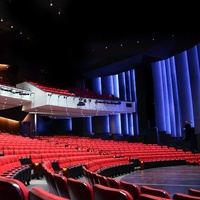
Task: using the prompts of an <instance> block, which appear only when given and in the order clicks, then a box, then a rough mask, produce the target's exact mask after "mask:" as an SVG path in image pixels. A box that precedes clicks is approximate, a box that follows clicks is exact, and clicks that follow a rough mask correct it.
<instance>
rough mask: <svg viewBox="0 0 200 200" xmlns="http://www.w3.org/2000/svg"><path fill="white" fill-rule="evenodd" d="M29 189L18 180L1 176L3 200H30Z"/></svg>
mask: <svg viewBox="0 0 200 200" xmlns="http://www.w3.org/2000/svg"><path fill="white" fill-rule="evenodd" d="M28 192H29V191H28V188H27V187H26V186H25V184H24V183H22V182H21V181H19V180H17V179H13V178H6V177H2V176H0V199H1V200H12V199H15V200H28Z"/></svg>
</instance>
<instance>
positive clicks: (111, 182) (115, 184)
mask: <svg viewBox="0 0 200 200" xmlns="http://www.w3.org/2000/svg"><path fill="white" fill-rule="evenodd" d="M107 180H108V184H109V187H111V188H121V185H120V180H118V179H115V178H112V177H107Z"/></svg>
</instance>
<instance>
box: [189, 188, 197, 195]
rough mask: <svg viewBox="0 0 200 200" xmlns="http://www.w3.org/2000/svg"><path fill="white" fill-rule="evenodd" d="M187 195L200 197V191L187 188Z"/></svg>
mask: <svg viewBox="0 0 200 200" xmlns="http://www.w3.org/2000/svg"><path fill="white" fill-rule="evenodd" d="M188 194H189V195H192V196H196V197H200V190H199V189H194V188H189V189H188Z"/></svg>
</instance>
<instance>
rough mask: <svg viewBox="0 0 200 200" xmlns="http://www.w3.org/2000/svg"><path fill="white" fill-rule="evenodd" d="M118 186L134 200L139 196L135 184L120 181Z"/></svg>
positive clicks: (138, 190)
mask: <svg viewBox="0 0 200 200" xmlns="http://www.w3.org/2000/svg"><path fill="white" fill-rule="evenodd" d="M120 186H121V188H122V189H124V190H126V191H128V192H129V193H130V194H131V196H132V197H133V199H134V200H138V199H139V196H140V193H141V192H140V188H139V186H138V185H137V184H135V183H130V182H126V181H120Z"/></svg>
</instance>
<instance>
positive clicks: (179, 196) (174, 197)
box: [172, 192, 200, 200]
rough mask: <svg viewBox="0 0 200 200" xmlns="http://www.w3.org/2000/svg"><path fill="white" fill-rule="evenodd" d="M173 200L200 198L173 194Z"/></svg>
mask: <svg viewBox="0 0 200 200" xmlns="http://www.w3.org/2000/svg"><path fill="white" fill-rule="evenodd" d="M172 199H173V200H200V197H196V196H192V195H189V194H183V193H179V192H177V193H175V194H174V195H173V198H172Z"/></svg>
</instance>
